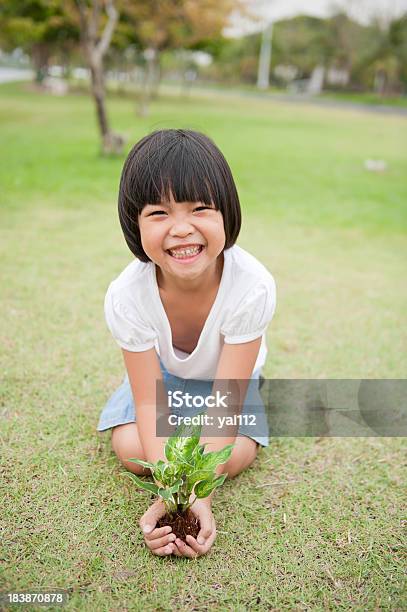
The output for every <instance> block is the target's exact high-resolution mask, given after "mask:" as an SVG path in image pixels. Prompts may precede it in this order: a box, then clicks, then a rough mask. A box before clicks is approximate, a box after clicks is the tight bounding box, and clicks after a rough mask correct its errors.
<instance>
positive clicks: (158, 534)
mask: <svg viewBox="0 0 407 612" xmlns="http://www.w3.org/2000/svg"><path fill="white" fill-rule="evenodd" d="M171 532H172V529H171V527H170V526H169V525H166V526H165V527H159V528H158V529H153V531H152V532H151V533H144V534H143V535H144V538H145V540H148V541H150V542H151V541H152V540H157V538H162V537H164V536H165V535H168V534H169V533H171Z"/></svg>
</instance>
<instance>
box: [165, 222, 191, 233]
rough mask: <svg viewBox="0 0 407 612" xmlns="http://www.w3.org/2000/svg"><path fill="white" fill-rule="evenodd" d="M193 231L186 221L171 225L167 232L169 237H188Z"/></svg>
mask: <svg viewBox="0 0 407 612" xmlns="http://www.w3.org/2000/svg"><path fill="white" fill-rule="evenodd" d="M193 231H194V228H193V226H192V225H191V224H190V223H188V222H187V221H178V222H177V223H175V222H174V223H173V224H172V226H171V229H170V231H169V234H170V236H188V234H192V233H193Z"/></svg>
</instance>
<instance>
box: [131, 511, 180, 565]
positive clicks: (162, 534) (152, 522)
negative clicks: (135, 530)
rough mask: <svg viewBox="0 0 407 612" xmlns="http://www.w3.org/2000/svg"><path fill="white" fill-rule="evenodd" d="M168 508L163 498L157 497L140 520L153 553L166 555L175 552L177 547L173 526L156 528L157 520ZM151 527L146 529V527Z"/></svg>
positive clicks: (146, 541) (145, 539)
mask: <svg viewBox="0 0 407 612" xmlns="http://www.w3.org/2000/svg"><path fill="white" fill-rule="evenodd" d="M165 513H166V508H165V505H164V502H163V500H162V499H157V500H156V501H155V502H154V503H153V504H152V505H151V506H150V507H149V509H148V510H147V512H145V513H144V514H143V516H142V517H141V519H140V521H139V525H140V527H141V531H142V532H143V535H144V541H145V543H146V545H147V547H148V548H149V549H150V550H151V552H152V553H153V555H159V556H161V557H165V556H166V555H170V554H171V553H172V552H173V549H174V548H176V546H175V544H173V543H172V542H174V540H175V534H173V533H172V528H171V527H170V526H169V525H167V526H165V527H160V528H159V529H154V527H155V526H156V524H157V521H158V520H159V519H160V518H161V517H162V516H164V514H165ZM147 527H149V529H148V530H147V531H146V528H147Z"/></svg>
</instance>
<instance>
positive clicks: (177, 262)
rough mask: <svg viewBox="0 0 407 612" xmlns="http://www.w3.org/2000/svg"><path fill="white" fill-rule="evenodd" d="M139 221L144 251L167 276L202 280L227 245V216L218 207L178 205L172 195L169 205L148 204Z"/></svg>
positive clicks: (181, 203) (197, 204) (193, 204)
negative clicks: (225, 221) (202, 276)
mask: <svg viewBox="0 0 407 612" xmlns="http://www.w3.org/2000/svg"><path fill="white" fill-rule="evenodd" d="M138 222H139V228H140V236H141V243H142V246H143V249H144V251H145V253H146V254H147V255H148V257H149V258H150V259H151V261H153V262H154V263H155V264H156V265H157V266H159V267H160V269H161V271H162V272H163V274H164V276H166V275H167V274H168V275H169V276H170V277H175V278H177V279H179V280H181V279H185V280H195V279H198V278H199V277H200V276H201V275H202V274H204V273H205V271H208V269H209V268H210V267H212V266H213V265H214V264H216V260H217V258H218V256H219V255H220V254H221V253H222V251H223V249H224V246H225V242H226V235H225V228H224V224H223V216H222V213H221V212H220V210H216V208H215V206H214V205H212V206H211V207H209V206H207V205H206V204H202V203H201V202H175V201H174V200H173V198H172V196H171V199H170V201H169V202H168V203H167V202H165V203H164V202H163V203H161V204H147V205H146V206H145V207H144V208H143V210H142V211H141V213H140V214H139V217H138ZM185 249H187V251H185Z"/></svg>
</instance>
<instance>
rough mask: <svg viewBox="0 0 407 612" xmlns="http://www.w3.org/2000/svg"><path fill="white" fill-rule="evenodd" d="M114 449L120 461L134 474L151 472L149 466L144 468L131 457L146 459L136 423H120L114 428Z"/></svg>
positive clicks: (141, 474) (142, 474) (144, 474)
mask: <svg viewBox="0 0 407 612" xmlns="http://www.w3.org/2000/svg"><path fill="white" fill-rule="evenodd" d="M112 449H113V452H114V453H115V455H116V457H117V458H118V459H119V461H120V463H122V465H123V466H124V467H125V468H126V469H127V470H129V471H130V472H133V474H137V475H139V476H147V475H149V474H151V472H150V470H149V469H148V468H143V467H142V466H141V465H138V464H137V463H133V462H132V461H129V459H141V460H142V461H145V457H144V451H143V448H142V446H141V443H140V440H139V437H138V432H137V427H136V424H135V423H128V424H126V425H118V426H117V427H114V428H113V430H112Z"/></svg>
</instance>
